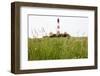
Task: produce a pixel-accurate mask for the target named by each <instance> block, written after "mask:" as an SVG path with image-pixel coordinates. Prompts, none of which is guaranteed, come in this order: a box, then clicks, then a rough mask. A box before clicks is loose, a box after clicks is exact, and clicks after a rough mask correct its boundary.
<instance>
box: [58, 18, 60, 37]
mask: <svg viewBox="0 0 100 76" xmlns="http://www.w3.org/2000/svg"><path fill="white" fill-rule="evenodd" d="M59 34H60V20H59V18H57V35H59Z"/></svg>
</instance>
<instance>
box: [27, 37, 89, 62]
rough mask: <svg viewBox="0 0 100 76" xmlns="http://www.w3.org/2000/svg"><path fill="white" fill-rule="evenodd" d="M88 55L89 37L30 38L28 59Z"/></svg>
mask: <svg viewBox="0 0 100 76" xmlns="http://www.w3.org/2000/svg"><path fill="white" fill-rule="evenodd" d="M87 57H88V44H87V37H71V38H66V37H59V38H40V39H39V38H36V39H35V38H34V39H28V60H53V59H79V58H87Z"/></svg>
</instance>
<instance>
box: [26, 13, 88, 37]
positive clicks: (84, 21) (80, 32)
mask: <svg viewBox="0 0 100 76" xmlns="http://www.w3.org/2000/svg"><path fill="white" fill-rule="evenodd" d="M58 18H59V26H60V29H59V30H60V32H61V33H64V32H67V33H68V34H70V35H71V36H73V37H83V36H88V17H84V16H57V15H34V14H33V15H32V14H31V15H29V16H28V37H29V38H33V37H36V38H41V37H43V36H45V35H49V33H50V32H53V33H56V32H57V25H58V23H57V19H58Z"/></svg>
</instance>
